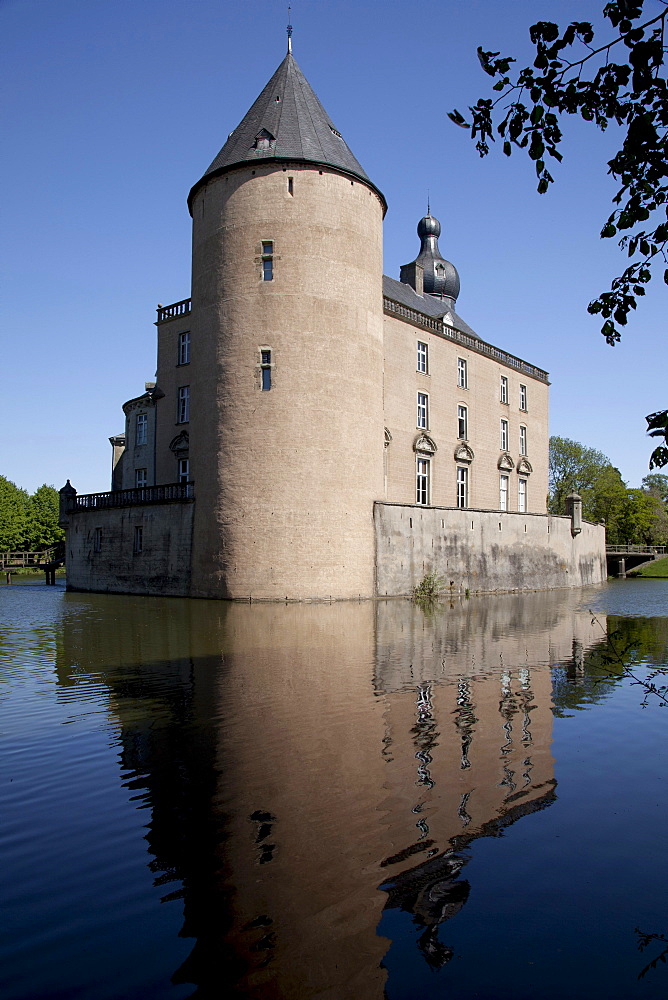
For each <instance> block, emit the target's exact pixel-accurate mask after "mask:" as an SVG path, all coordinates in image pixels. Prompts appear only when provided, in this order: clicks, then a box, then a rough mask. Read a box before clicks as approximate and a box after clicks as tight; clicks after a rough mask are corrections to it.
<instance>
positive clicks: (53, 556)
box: [0, 542, 65, 585]
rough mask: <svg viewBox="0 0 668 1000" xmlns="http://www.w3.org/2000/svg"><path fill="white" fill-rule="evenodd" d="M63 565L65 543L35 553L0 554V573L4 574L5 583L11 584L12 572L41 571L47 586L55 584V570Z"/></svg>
mask: <svg viewBox="0 0 668 1000" xmlns="http://www.w3.org/2000/svg"><path fill="white" fill-rule="evenodd" d="M64 564H65V542H59V543H58V545H52V546H51V548H48V549H40V550H38V551H35V552H26V551H15V552H0V571H2V572H3V573H6V575H7V583H11V582H12V570H15V569H42V570H44V574H45V576H46V582H47V584H51V585H53V584H55V582H56V570H57V569H59V568H60V567H61V566H64Z"/></svg>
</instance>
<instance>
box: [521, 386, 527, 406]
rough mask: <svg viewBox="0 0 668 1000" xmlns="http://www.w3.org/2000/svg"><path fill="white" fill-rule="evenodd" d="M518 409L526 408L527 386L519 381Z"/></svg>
mask: <svg viewBox="0 0 668 1000" xmlns="http://www.w3.org/2000/svg"><path fill="white" fill-rule="evenodd" d="M520 410H523V411H524V412H525V413H526V410H527V387H526V386H525V385H522V383H521V382H520Z"/></svg>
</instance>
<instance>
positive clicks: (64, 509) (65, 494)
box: [58, 479, 77, 528]
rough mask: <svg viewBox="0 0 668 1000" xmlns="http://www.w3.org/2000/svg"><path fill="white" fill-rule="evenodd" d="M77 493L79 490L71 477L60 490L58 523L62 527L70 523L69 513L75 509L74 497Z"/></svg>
mask: <svg viewBox="0 0 668 1000" xmlns="http://www.w3.org/2000/svg"><path fill="white" fill-rule="evenodd" d="M76 495H77V491H76V490H75V489H74V487H73V486H72V484H71V482H70V481H69V479H68V480H67V482H66V483H65V485H64V486H63V488H62V489H60V490H58V496H59V503H58V524H59V525H60V527H61V528H66V527H67V526H68V524H69V523H70V519H69V516H68V515H69V513H70V511H71V510H73V509H74V498H75V497H76Z"/></svg>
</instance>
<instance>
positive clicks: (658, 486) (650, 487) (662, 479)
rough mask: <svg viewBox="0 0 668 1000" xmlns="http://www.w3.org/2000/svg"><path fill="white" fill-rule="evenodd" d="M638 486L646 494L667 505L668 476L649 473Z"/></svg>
mask: <svg viewBox="0 0 668 1000" xmlns="http://www.w3.org/2000/svg"><path fill="white" fill-rule="evenodd" d="M640 485H641V487H642V488H643V489H644V490H647V492H648V493H652V494H653V495H654V496H657V497H659V499H660V500H663V502H664V503H668V476H664V475H663V474H662V473H660V472H650V474H649V475H648V476H645V478H644V479H643V481H642V483H641V484H640Z"/></svg>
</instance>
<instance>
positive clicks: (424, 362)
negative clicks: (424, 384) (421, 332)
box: [417, 340, 429, 375]
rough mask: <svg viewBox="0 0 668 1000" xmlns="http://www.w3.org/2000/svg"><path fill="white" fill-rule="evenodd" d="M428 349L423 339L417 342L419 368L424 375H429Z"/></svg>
mask: <svg viewBox="0 0 668 1000" xmlns="http://www.w3.org/2000/svg"><path fill="white" fill-rule="evenodd" d="M428 350H429V348H428V347H427V345H426V344H423V343H422V341H421V340H418V342H417V370H418V371H419V372H422V374H423V375H427V374H428V372H429V364H428V357H429V355H428V353H427V352H428Z"/></svg>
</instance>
